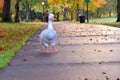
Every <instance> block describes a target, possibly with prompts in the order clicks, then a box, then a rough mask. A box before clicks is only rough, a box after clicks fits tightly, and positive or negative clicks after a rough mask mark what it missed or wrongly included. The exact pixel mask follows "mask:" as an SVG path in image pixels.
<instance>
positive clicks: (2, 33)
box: [0, 23, 42, 68]
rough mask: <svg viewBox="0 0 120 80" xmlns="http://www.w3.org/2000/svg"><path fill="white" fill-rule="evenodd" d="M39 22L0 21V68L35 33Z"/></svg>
mask: <svg viewBox="0 0 120 80" xmlns="http://www.w3.org/2000/svg"><path fill="white" fill-rule="evenodd" d="M40 26H42V23H41V24H37V25H35V24H23V23H0V68H4V67H5V66H7V65H8V63H9V61H10V60H11V58H12V57H13V56H14V55H15V53H16V51H18V50H19V49H20V48H21V47H22V46H23V45H24V43H25V42H26V41H27V40H28V39H29V38H30V36H31V35H32V34H33V33H35V32H36V31H37V30H38V28H40Z"/></svg>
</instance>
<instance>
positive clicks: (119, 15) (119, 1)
mask: <svg viewBox="0 0 120 80" xmlns="http://www.w3.org/2000/svg"><path fill="white" fill-rule="evenodd" d="M117 22H120V0H117Z"/></svg>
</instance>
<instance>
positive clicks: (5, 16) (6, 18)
mask: <svg viewBox="0 0 120 80" xmlns="http://www.w3.org/2000/svg"><path fill="white" fill-rule="evenodd" d="M10 3H11V0H4V6H3V11H2V21H3V22H11V21H12V19H11V13H10Z"/></svg>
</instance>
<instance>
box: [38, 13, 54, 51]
mask: <svg viewBox="0 0 120 80" xmlns="http://www.w3.org/2000/svg"><path fill="white" fill-rule="evenodd" d="M53 17H54V15H53V14H49V17H48V28H47V29H45V30H43V31H42V32H41V34H40V35H39V38H40V41H41V43H42V45H43V46H44V47H45V48H46V50H47V51H48V47H49V46H53V47H54V50H55V51H56V47H55V45H56V31H55V30H54V27H53V24H52V19H53Z"/></svg>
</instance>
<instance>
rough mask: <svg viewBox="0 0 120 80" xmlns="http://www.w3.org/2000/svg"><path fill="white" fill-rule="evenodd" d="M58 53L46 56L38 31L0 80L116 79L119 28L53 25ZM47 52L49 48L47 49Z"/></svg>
mask: <svg viewBox="0 0 120 80" xmlns="http://www.w3.org/2000/svg"><path fill="white" fill-rule="evenodd" d="M53 25H54V28H55V30H56V32H57V47H58V49H59V51H58V53H50V54H46V53H45V50H44V48H43V47H42V46H41V44H40V41H39V39H38V35H39V34H40V32H41V31H42V30H43V29H45V28H46V27H47V25H46V24H45V26H44V27H42V28H41V29H39V30H38V31H37V32H36V33H35V34H34V35H33V36H32V37H31V38H30V39H29V40H28V41H27V42H26V44H25V45H24V46H23V47H22V48H21V49H20V50H19V51H18V52H17V54H16V56H15V57H14V58H13V59H12V60H11V62H10V65H9V66H8V67H7V68H5V69H4V70H1V71H0V80H85V78H87V79H88V80H116V79H117V78H120V29H119V28H114V27H110V26H104V25H95V24H75V23H70V22H54V23H53ZM50 49H51V48H50Z"/></svg>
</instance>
